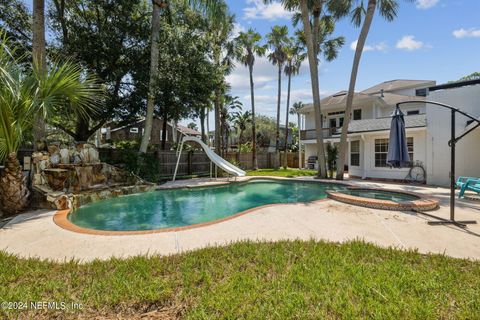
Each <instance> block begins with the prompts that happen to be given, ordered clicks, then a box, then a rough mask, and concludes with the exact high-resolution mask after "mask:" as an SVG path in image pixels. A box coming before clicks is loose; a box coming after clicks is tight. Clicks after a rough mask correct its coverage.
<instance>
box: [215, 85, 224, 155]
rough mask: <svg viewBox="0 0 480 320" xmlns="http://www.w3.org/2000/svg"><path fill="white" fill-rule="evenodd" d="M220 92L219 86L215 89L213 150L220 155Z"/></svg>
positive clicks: (221, 137)
mask: <svg viewBox="0 0 480 320" xmlns="http://www.w3.org/2000/svg"><path fill="white" fill-rule="evenodd" d="M221 94H222V91H221V90H220V88H219V87H218V88H216V89H215V102H214V105H215V106H214V107H215V152H216V153H217V154H218V155H220V154H221V153H222V139H223V135H222V123H221V119H220V117H221V115H220V108H221V107H222V106H221Z"/></svg>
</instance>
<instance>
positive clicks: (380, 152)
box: [300, 80, 435, 180]
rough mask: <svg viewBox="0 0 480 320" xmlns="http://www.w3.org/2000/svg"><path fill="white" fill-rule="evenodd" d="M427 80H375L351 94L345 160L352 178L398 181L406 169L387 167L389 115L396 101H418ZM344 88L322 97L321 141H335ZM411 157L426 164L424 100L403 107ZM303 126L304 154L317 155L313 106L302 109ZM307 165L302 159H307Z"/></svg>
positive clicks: (406, 172) (423, 94) (421, 98)
mask: <svg viewBox="0 0 480 320" xmlns="http://www.w3.org/2000/svg"><path fill="white" fill-rule="evenodd" d="M434 85H435V81H431V80H392V81H386V82H383V83H380V84H378V85H376V86H373V87H371V88H369V89H366V90H364V91H362V92H357V93H355V95H354V100H353V111H352V117H351V119H352V120H351V122H350V125H349V131H348V142H349V143H348V147H347V160H346V164H347V165H348V172H349V174H350V176H351V177H358V178H363V179H389V180H403V179H404V178H405V177H406V176H407V174H408V170H409V169H408V168H402V169H391V168H390V167H389V166H388V165H387V163H386V159H387V148H388V138H389V132H390V122H391V118H390V115H391V114H392V112H393V111H394V109H395V105H396V104H397V103H398V102H404V101H423V100H425V99H426V98H425V97H426V95H427V94H428V88H429V87H431V86H434ZM346 98H347V92H346V91H341V92H338V93H336V94H334V95H331V96H329V97H326V98H324V99H322V101H321V106H322V118H323V128H324V129H323V136H324V138H325V143H332V144H336V145H338V144H339V142H340V133H341V127H342V126H343V119H344V114H345V107H346ZM402 110H403V112H404V113H405V125H406V135H407V143H408V149H409V152H410V157H411V159H412V160H414V161H419V162H421V163H422V164H423V165H425V164H426V159H427V157H426V151H425V150H426V139H427V138H426V137H427V133H426V131H427V121H426V106H425V103H422V102H420V103H412V104H409V105H405V106H402ZM301 113H302V114H303V115H304V117H305V120H304V127H305V129H304V130H301V133H300V140H301V143H302V144H304V145H305V159H306V161H308V158H309V157H310V156H316V150H317V149H316V138H315V137H316V133H315V118H314V112H313V105H312V104H307V105H305V106H304V107H303V109H302V110H301ZM306 165H307V163H306Z"/></svg>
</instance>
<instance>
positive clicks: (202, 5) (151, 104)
mask: <svg viewBox="0 0 480 320" xmlns="http://www.w3.org/2000/svg"><path fill="white" fill-rule="evenodd" d="M188 4H189V5H190V7H191V8H193V9H195V10H200V11H203V12H204V13H206V14H207V15H208V16H209V17H210V18H213V19H215V17H216V16H218V15H217V10H218V8H219V7H221V6H224V3H223V0H190V1H188ZM152 5H153V8H152V34H151V37H150V38H151V43H150V75H149V83H148V97H147V114H146V117H145V132H144V135H143V137H142V142H141V144H140V152H142V153H146V152H147V148H148V144H149V142H150V136H151V134H152V124H153V113H154V109H155V97H154V96H155V79H156V77H155V75H156V73H157V71H158V56H159V52H158V41H159V38H160V31H161V30H160V29H161V28H160V26H161V24H160V15H161V11H162V9H165V10H166V11H167V14H170V13H171V11H170V10H169V6H170V1H169V0H152Z"/></svg>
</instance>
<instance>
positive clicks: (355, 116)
mask: <svg viewBox="0 0 480 320" xmlns="http://www.w3.org/2000/svg"><path fill="white" fill-rule="evenodd" d="M353 120H362V109H356V110H353Z"/></svg>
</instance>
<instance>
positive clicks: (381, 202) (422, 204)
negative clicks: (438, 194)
mask: <svg viewBox="0 0 480 320" xmlns="http://www.w3.org/2000/svg"><path fill="white" fill-rule="evenodd" d="M326 193H327V196H328V197H329V198H330V199H333V200H336V201H340V202H344V203H348V204H353V205H357V206H362V207H367V208H373V209H383V210H397V211H428V210H435V209H437V208H438V200H436V199H434V198H431V197H426V196H424V195H421V194H417V193H412V192H405V191H397V190H388V189H375V188H361V187H349V188H346V189H345V190H327V191H326Z"/></svg>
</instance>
